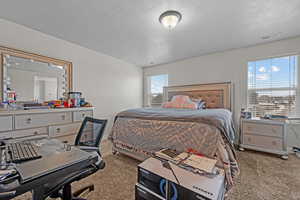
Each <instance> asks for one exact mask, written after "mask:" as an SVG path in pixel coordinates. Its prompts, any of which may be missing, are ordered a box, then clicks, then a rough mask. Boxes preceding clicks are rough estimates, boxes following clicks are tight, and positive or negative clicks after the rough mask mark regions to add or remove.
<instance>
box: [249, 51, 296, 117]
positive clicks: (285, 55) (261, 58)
mask: <svg viewBox="0 0 300 200" xmlns="http://www.w3.org/2000/svg"><path fill="white" fill-rule="evenodd" d="M288 56H297V57H298V59H297V61H298V62H297V64H298V66H297V87H296V88H294V90H295V91H296V105H295V106H296V115H297V116H289V117H300V52H295V53H290V54H283V55H277V56H269V57H259V58H256V59H252V60H248V61H247V63H246V67H247V70H246V80H247V81H246V91H247V92H246V105H247V108H249V105H250V104H249V91H250V90H251V89H250V90H249V85H248V84H249V76H248V73H249V71H248V70H249V69H248V67H249V65H248V63H249V62H256V61H259V60H268V59H274V58H280V57H288ZM268 89H270V88H264V89H258V90H260V91H262V90H268ZM274 89H275V90H276V88H272V90H274ZM284 89H287V88H278V90H284ZM288 89H290V88H288ZM258 90H257V89H256V91H258ZM252 117H253V116H252Z"/></svg>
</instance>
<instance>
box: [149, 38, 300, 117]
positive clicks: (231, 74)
mask: <svg viewBox="0 0 300 200" xmlns="http://www.w3.org/2000/svg"><path fill="white" fill-rule="evenodd" d="M224 39H226V38H224ZM299 53H300V37H297V38H292V39H287V40H282V41H277V42H272V43H268V44H263V45H257V46H253V47H248V48H241V49H235V50H228V51H225V52H219V53H214V54H209V55H204V56H199V57H195V58H191V59H186V60H182V61H178V62H174V63H169V64H163V65H158V66H154V67H148V68H144V77H146V76H148V75H155V74H161V73H167V74H169V85H171V86H174V85H187V84H199V83H216V82H225V81H231V82H233V84H234V88H235V90H234V112H235V119H236V121H237V119H238V117H239V112H240V110H241V108H242V107H246V105H247V98H246V96H247V62H248V61H251V60H257V59H262V58H268V57H273V56H282V55H289V54H299ZM145 83H146V82H145ZM146 88H147V85H145V87H144V91H145V90H146ZM144 94H146V92H144ZM144 100H145V96H144Z"/></svg>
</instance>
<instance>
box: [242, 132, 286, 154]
mask: <svg viewBox="0 0 300 200" xmlns="http://www.w3.org/2000/svg"><path fill="white" fill-rule="evenodd" d="M243 140H244V141H243V143H244V144H246V145H251V146H257V147H261V148H264V149H270V150H278V151H282V150H283V140H282V139H281V138H276V137H268V136H260V135H247V134H245V135H244V138H243Z"/></svg>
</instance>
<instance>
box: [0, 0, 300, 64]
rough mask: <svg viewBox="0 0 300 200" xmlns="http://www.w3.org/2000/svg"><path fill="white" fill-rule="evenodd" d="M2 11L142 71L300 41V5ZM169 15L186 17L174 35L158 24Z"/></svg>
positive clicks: (124, 1)
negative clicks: (220, 53) (285, 40)
mask: <svg viewBox="0 0 300 200" xmlns="http://www.w3.org/2000/svg"><path fill="white" fill-rule="evenodd" d="M0 5H1V6H0V18H3V19H7V20H10V21H13V22H16V23H18V24H22V25H25V26H27V27H29V28H32V29H36V30H39V31H41V32H44V33H47V34H50V35H53V36H55V37H58V38H61V39H64V40H67V41H71V42H73V43H76V44H79V45H81V46H84V47H87V48H90V49H93V50H96V51H98V52H101V53H104V54H108V55H111V56H113V57H116V58H119V59H122V60H125V61H127V62H130V63H133V64H136V65H138V66H149V65H158V64H161V63H168V62H173V61H176V60H180V59H185V58H189V57H194V56H199V55H202V54H207V53H211V52H216V51H223V50H226V49H233V48H239V47H244V46H249V45H254V44H259V43H264V42H269V41H273V40H279V39H283V38H288V37H293V36H297V35H300V26H299V21H300V0H226V1H224V0H48V1H43V0H23V1H20V0H1V2H0ZM169 9H172V10H178V11H179V12H181V13H182V16H183V18H182V21H181V22H180V24H179V25H178V26H177V27H176V28H175V29H173V30H171V31H168V30H166V29H165V28H163V27H162V25H161V24H160V23H159V22H158V17H159V15H160V14H161V13H162V12H164V11H166V10H169ZM269 36H271V38H268V37H269ZM262 37H266V38H268V39H264V40H263V39H262Z"/></svg>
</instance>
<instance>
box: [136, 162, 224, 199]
mask: <svg viewBox="0 0 300 200" xmlns="http://www.w3.org/2000/svg"><path fill="white" fill-rule="evenodd" d="M169 164H170V166H171V168H172V170H173V172H174V173H173V172H172V170H170V169H167V168H166V167H164V166H163V165H162V162H161V161H160V160H158V159H156V158H149V159H147V160H145V161H144V162H143V163H141V164H140V165H139V166H138V183H137V184H136V187H135V194H136V197H135V199H136V200H141V199H143V200H172V199H189V200H198V199H208V200H223V199H224V193H225V175H224V170H223V169H219V168H218V169H217V170H218V173H219V174H218V175H216V176H213V177H207V176H203V175H199V174H195V173H192V172H190V171H187V170H185V169H183V168H181V167H178V166H176V165H175V164H172V163H170V162H169ZM175 176H176V177H175ZM177 180H178V181H177ZM176 197H177V198H176Z"/></svg>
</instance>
